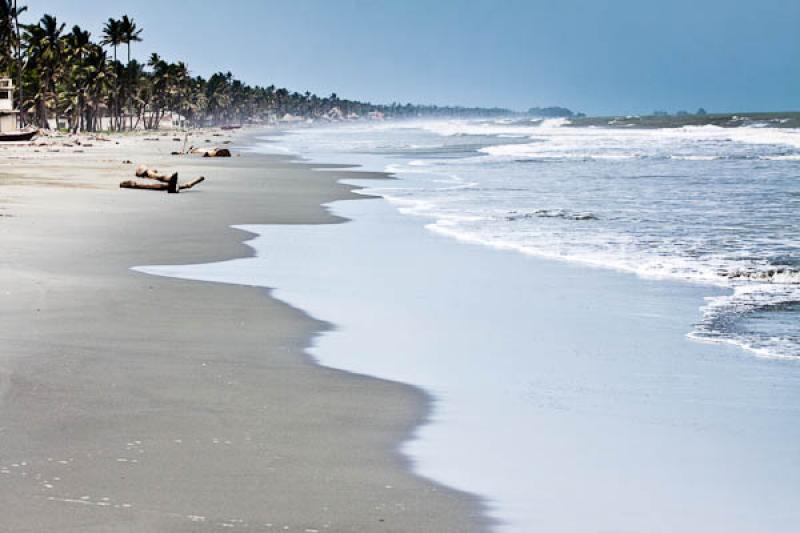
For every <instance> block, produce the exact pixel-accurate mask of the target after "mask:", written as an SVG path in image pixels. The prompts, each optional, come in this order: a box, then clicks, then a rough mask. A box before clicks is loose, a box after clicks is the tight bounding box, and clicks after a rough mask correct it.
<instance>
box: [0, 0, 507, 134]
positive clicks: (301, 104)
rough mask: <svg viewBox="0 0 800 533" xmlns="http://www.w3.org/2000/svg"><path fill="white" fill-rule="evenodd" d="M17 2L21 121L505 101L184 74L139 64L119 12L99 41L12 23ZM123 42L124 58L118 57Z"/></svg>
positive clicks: (393, 109)
mask: <svg viewBox="0 0 800 533" xmlns="http://www.w3.org/2000/svg"><path fill="white" fill-rule="evenodd" d="M26 10H27V8H26V7H24V6H21V5H18V4H17V1H16V0H0V73H4V74H5V75H8V76H11V77H12V78H13V79H14V80H15V83H16V85H17V95H16V101H17V105H18V106H19V108H20V110H21V112H22V113H21V116H22V120H23V122H24V123H28V124H34V125H36V126H39V127H41V128H49V127H50V126H51V125H52V122H53V119H55V120H56V121H57V123H58V124H60V125H61V126H62V127H66V128H69V129H70V130H72V131H79V130H85V131H97V130H100V129H112V130H117V131H121V130H126V129H134V128H147V129H152V128H157V127H158V125H159V124H160V122H161V120H162V118H164V117H165V116H167V115H168V114H172V113H175V114H177V115H179V116H180V117H182V120H183V121H184V124H185V125H187V126H203V125H218V124H234V123H235V124H240V123H244V122H248V121H256V122H258V121H267V120H274V119H276V118H280V117H284V116H285V115H286V114H290V115H293V116H298V117H304V118H318V117H327V118H332V119H347V118H355V117H364V116H366V115H368V114H369V113H382V114H384V115H387V116H391V117H411V116H422V115H424V116H431V115H462V116H463V115H470V116H476V115H477V116H497V115H501V114H505V113H508V111H507V110H505V109H476V108H461V107H438V106H414V105H411V104H405V105H401V104H391V105H373V104H370V103H368V102H358V101H354V100H346V99H342V98H339V97H338V96H337V95H336V94H335V93H334V94H331V95H330V96H324V97H320V96H317V95H315V94H311V93H310V92H305V93H299V92H293V91H289V90H288V89H285V88H277V87H275V86H274V85H270V86H269V87H259V86H250V85H247V84H245V83H243V82H242V81H240V80H237V79H235V78H234V77H233V75H232V74H231V73H230V72H227V73H223V72H219V73H216V74H214V75H212V76H211V77H209V78H208V79H205V78H203V77H201V76H193V75H192V74H191V72H190V70H189V68H188V66H187V65H186V64H185V63H183V62H182V61H178V62H175V63H172V62H169V61H167V60H165V59H164V58H162V57H161V56H160V55H158V54H156V53H153V54H151V55H150V58H149V59H148V61H147V62H146V64H143V63H140V62H139V61H137V60H136V59H132V58H131V47H132V46H133V45H134V44H135V43H138V42H140V41H142V30H141V29H140V28H139V27H137V25H136V22H135V21H134V20H133V19H131V18H129V17H128V16H127V15H125V16H123V17H121V18H120V19H113V18H110V19H108V21H107V22H106V24H105V26H104V28H103V35H102V37H101V39H100V40H99V41H97V40H93V39H92V36H91V35H90V33H89V32H88V31H85V30H83V29H81V28H80V27H79V26H77V25H76V26H73V27H72V29H69V30H68V29H67V27H66V25H65V24H63V23H61V22H59V21H58V20H57V19H56V17H54V16H51V15H44V16H42V17H41V19H40V20H39V21H38V22H37V23H36V24H22V23H20V21H19V18H20V15H22V14H23V13H24V12H25V11H26ZM123 52H124V59H125V61H124V62H123V61H122V58H120V57H118V56H121V55H122V54H123Z"/></svg>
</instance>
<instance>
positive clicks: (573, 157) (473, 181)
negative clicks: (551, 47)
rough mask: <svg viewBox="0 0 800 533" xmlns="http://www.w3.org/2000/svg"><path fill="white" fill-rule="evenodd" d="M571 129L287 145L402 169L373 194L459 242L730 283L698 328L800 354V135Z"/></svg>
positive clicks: (345, 135)
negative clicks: (391, 180) (799, 217)
mask: <svg viewBox="0 0 800 533" xmlns="http://www.w3.org/2000/svg"><path fill="white" fill-rule="evenodd" d="M565 122H567V121H564V120H549V121H538V120H497V121H467V120H453V121H423V122H406V123H399V124H398V123H384V124H368V123H367V124H361V123H360V124H356V125H350V126H345V127H341V126H337V127H329V128H324V127H321V128H312V129H309V130H305V131H300V132H295V133H290V134H288V135H287V136H285V137H283V138H281V139H280V142H279V143H278V144H277V146H279V147H281V148H282V149H284V150H286V151H289V152H294V153H298V154H312V155H316V156H317V157H320V158H325V157H327V158H328V159H332V158H339V160H342V161H344V160H349V161H350V162H353V161H359V162H367V164H371V165H372V166H373V169H374V170H389V171H391V172H393V173H395V174H396V175H397V176H399V177H400V178H401V180H400V182H396V183H392V184H391V185H388V186H387V185H378V186H375V187H373V188H372V189H371V191H368V192H372V193H374V194H378V195H380V196H383V197H384V198H386V199H388V200H389V201H390V202H392V203H394V204H396V205H397V206H398V207H399V208H400V211H401V212H402V213H405V214H410V215H416V216H419V217H423V219H424V220H426V224H427V227H428V229H430V230H432V231H435V232H438V233H441V234H444V235H448V236H451V237H453V238H456V239H460V240H463V241H468V242H473V243H479V244H483V245H486V246H492V247H497V248H506V249H513V250H516V251H518V252H520V253H524V254H531V255H538V256H542V257H548V258H555V259H560V260H567V261H577V262H581V263H585V264H589V265H594V266H599V267H607V268H613V269H618V270H624V271H630V272H634V273H636V274H638V275H640V276H642V277H647V278H669V279H678V280H685V281H688V282H694V283H702V284H708V285H714V286H718V287H724V288H727V289H728V291H727V292H726V293H725V294H723V295H719V296H715V297H712V298H709V299H708V301H707V302H706V303H705V305H704V306H703V308H702V316H701V317H700V318H699V319H698V320H697V321H696V323H695V324H694V326H693V328H692V329H691V330H690V331H687V334H688V335H690V336H691V337H692V338H694V339H697V340H702V341H716V342H729V343H734V344H736V345H738V346H741V347H742V348H744V349H747V350H749V351H751V352H752V353H754V354H757V355H763V356H773V357H798V356H800V226H798V216H799V215H800V130H796V129H781V128H774V127H766V126H765V127H759V126H758V125H755V126H748V127H739V128H721V127H717V126H702V127H683V128H671V129H622V128H617V129H612V128H595V127H589V128H575V127H569V126H568V124H566V123H565ZM368 156H369V157H368Z"/></svg>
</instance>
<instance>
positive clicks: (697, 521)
mask: <svg viewBox="0 0 800 533" xmlns="http://www.w3.org/2000/svg"><path fill="white" fill-rule="evenodd" d="M239 149H248V150H252V151H254V152H268V153H275V152H277V153H290V154H294V155H296V156H298V157H301V158H303V159H305V160H310V161H312V162H313V161H316V162H320V163H340V164H345V165H353V166H356V167H357V168H360V169H364V170H379V171H389V172H392V173H393V174H394V175H395V176H396V178H397V179H394V180H371V179H364V180H354V181H353V182H352V183H353V184H354V185H358V186H359V187H362V189H361V190H360V191H359V192H360V193H361V194H363V195H366V196H378V197H382V198H384V199H385V200H386V201H380V200H372V201H363V200H348V201H339V202H334V203H332V204H330V205H327V206H326V208H327V209H328V210H330V211H331V212H332V213H333V214H334V215H338V216H341V217H343V218H346V219H349V222H347V223H345V224H323V225H275V226H272V225H253V224H249V223H250V222H252V221H247V220H242V224H243V225H242V226H237V227H240V228H241V229H244V230H247V231H248V232H251V233H253V234H255V235H256V237H255V238H253V239H252V240H251V241H249V242H248V244H249V245H250V246H251V247H252V248H253V249H254V250H255V256H254V257H250V258H243V259H236V260H230V261H221V262H217V263H207V264H197V265H161V266H146V267H138V268H137V270H139V271H142V272H147V273H150V274H156V275H162V276H173V277H179V278H186V279H195V280H205V281H212V282H221V283H233V284H243V285H255V286H262V287H269V288H272V289H274V293H273V294H274V296H275V297H277V298H278V299H280V300H282V301H285V302H287V303H289V304H290V305H292V306H295V307H297V308H298V309H301V310H303V311H305V312H307V313H309V314H310V315H311V316H313V317H315V318H317V319H320V320H324V321H328V322H330V323H331V324H332V328H331V329H330V330H329V331H328V332H326V333H324V334H322V335H321V336H319V337H317V338H316V339H315V340H314V342H313V345H312V347H311V348H310V354H311V355H312V357H314V358H315V360H316V361H317V362H319V363H320V364H322V365H325V366H329V367H333V368H337V369H341V370H344V371H348V372H353V373H356V374H360V375H366V376H374V377H378V378H382V379H388V380H392V381H397V382H401V383H406V384H409V385H412V386H414V387H418V388H419V389H421V390H423V391H425V393H426V394H427V395H428V397H429V398H430V402H431V403H430V407H431V412H430V415H429V418H428V420H427V421H426V423H425V424H423V425H422V426H421V427H419V428H417V429H416V430H415V431H414V433H413V434H411V435H409V438H408V440H407V441H406V442H403V443H400V444H399V445H398V452H399V453H401V454H402V455H403V456H404V457H405V458H406V459H407V460H408V462H409V464H410V466H411V468H412V469H413V470H414V472H415V473H417V474H418V475H421V476H424V477H427V478H430V479H431V480H433V481H435V482H437V483H440V484H444V485H446V486H449V487H453V488H456V489H459V490H463V491H466V492H469V493H472V494H475V495H478V496H479V497H481V498H482V499H483V501H484V502H485V504H486V511H487V514H488V515H489V517H490V518H492V519H493V520H495V521H496V523H495V528H494V530H496V531H498V532H503V533H511V532H513V533H518V532H519V533H527V532H530V531H548V532H556V531H557V532H560V533H571V532H575V533H584V532H612V531H613V532H641V531H648V532H663V533H672V532H675V531H681V532H686V533H708V532H718V531H719V532H722V531H724V532H725V533H772V532H775V533H783V532H788V531H794V530H795V529H797V524H800V511H798V510H797V506H796V501H797V499H798V498H800V469H798V468H797V465H798V464H800V463H798V461H800V447H798V445H797V442H800V426H798V425H797V424H796V421H797V420H798V416H800V366H798V363H799V361H797V360H796V357H797V356H798V355H800V350H798V332H799V330H798V327H799V325H798V320H797V319H798V314H797V313H798V312H799V311H800V310H799V309H798V307H797V305H798V304H797V302H798V301H800V297H798V284H797V268H798V259H799V258H800V255H799V254H798V237H797V235H796V232H794V231H793V227H794V226H793V222H794V221H793V217H792V216H793V212H796V210H797V208H798V207H800V204H799V202H800V185H798V183H797V172H798V169H800V135H798V132H797V131H795V130H788V129H777V128H776V129H773V128H769V127H764V128H758V127H747V128H738V129H721V128H708V127H702V128H680V129H672V130H656V129H653V130H632V129H630V130H629V129H604V128H572V127H569V126H568V125H566V124H564V123H563V121H544V122H531V121H519V120H508V121H468V120H452V121H419V122H386V123H361V122H359V123H352V124H344V125H342V124H337V125H331V126H325V125H322V126H317V125H315V126H314V127H311V128H297V129H293V130H290V131H288V132H284V133H283V134H281V135H271V136H270V135H265V137H263V138H262V139H260V140H259V141H258V142H256V143H255V144H253V145H251V146H248V147H244V146H243V147H239ZM320 172H334V173H335V172H337V169H335V168H330V167H329V166H324V167H322V168H321V170H320ZM265 357H269V354H265ZM386 490H391V488H390V487H387V488H386Z"/></svg>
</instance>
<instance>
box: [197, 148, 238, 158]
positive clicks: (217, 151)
mask: <svg viewBox="0 0 800 533" xmlns="http://www.w3.org/2000/svg"><path fill="white" fill-rule="evenodd" d="M230 156H231V151H230V150H228V149H227V148H213V149H211V150H206V151H205V153H204V154H203V157H230Z"/></svg>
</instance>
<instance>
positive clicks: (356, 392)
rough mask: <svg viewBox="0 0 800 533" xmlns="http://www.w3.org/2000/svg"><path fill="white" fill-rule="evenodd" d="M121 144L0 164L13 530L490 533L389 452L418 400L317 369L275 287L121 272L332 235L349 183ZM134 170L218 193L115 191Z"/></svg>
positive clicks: (3, 492)
mask: <svg viewBox="0 0 800 533" xmlns="http://www.w3.org/2000/svg"><path fill="white" fill-rule="evenodd" d="M202 137H203V136H202V134H201V135H200V137H199V138H201V139H202ZM209 138H210V137H209ZM215 140H217V139H215ZM119 142H120V144H114V142H113V141H112V142H105V143H102V142H95V146H94V147H86V148H85V149H83V150H82V151H78V150H77V149H75V148H69V147H65V148H60V151H59V152H57V153H55V152H53V153H48V152H47V151H46V150H48V148H46V147H42V148H40V150H41V151H39V152H34V148H33V147H31V146H25V147H4V149H3V150H2V152H0V250H2V254H1V255H0V290H1V291H2V292H1V294H2V297H1V298H0V393H1V394H2V395H1V396H0V501H2V502H3V508H4V512H3V516H2V519H0V531H15V532H22V531H76V532H77V531H81V532H89V531H137V532H141V531H153V532H155V531H159V532H163V531H219V530H222V529H232V530H258V531H262V530H263V531H268V530H270V529H273V530H288V531H306V532H311V531H437V532H444V531H458V532H467V531H481V530H485V529H486V528H487V523H486V521H485V519H484V518H482V516H483V513H482V506H483V504H482V503H481V502H480V501H478V500H477V499H476V498H474V497H472V496H470V495H466V494H462V493H459V492H456V491H452V490H450V489H446V488H443V487H441V486H437V485H436V484H434V483H432V482H429V481H427V480H425V479H422V478H419V477H417V476H415V475H414V474H412V473H411V472H410V469H409V468H408V465H407V464H405V462H404V459H403V458H402V457H401V456H400V454H399V453H398V452H397V448H398V446H399V445H400V443H401V442H403V441H404V440H405V439H407V438H408V437H409V435H410V434H411V433H412V432H413V431H414V429H415V428H416V427H417V426H418V425H419V424H420V423H421V422H422V421H423V420H424V419H425V417H426V416H427V412H428V405H429V401H430V400H429V398H428V397H426V395H425V394H424V393H423V392H421V391H419V390H417V389H414V388H412V387H408V386H404V385H399V384H395V383H391V382H386V381H381V380H378V379H373V378H367V377H362V376H357V375H353V374H348V373H345V372H341V371H336V370H332V369H328V368H323V367H320V366H318V365H316V364H315V363H314V362H313V361H312V360H311V358H310V357H309V356H308V355H307V354H306V353H305V351H304V350H305V349H306V348H307V347H308V346H309V345H310V343H311V342H312V340H313V338H314V336H315V335H318V334H319V333H321V332H323V331H325V330H326V328H329V327H330V326H329V325H327V324H324V323H321V322H317V321H314V320H312V319H311V318H309V317H308V316H307V315H305V314H304V313H303V312H302V311H300V310H297V309H294V308H291V307H289V306H288V305H286V304H284V303H281V302H279V301H277V300H275V299H273V298H271V297H270V294H269V292H268V291H266V290H264V289H262V288H256V287H243V286H233V285H223V284H212V283H204V282H192V281H182V280H176V279H167V278H158V277H153V276H148V275H144V274H140V273H137V272H134V271H131V270H130V268H131V267H132V266H135V265H143V264H169V263H200V262H205V261H217V260H223V259H230V258H234V257H243V256H247V255H249V254H251V253H252V251H251V249H250V248H248V247H247V246H245V245H243V244H242V241H243V240H244V239H246V238H248V234H246V233H244V232H240V231H237V230H234V229H231V228H230V225H232V224H242V223H247V224H296V223H303V224H311V223H320V224H323V223H325V224H327V223H337V222H341V221H342V220H341V219H336V218H335V217H333V216H331V215H329V214H328V213H327V212H326V211H325V210H324V209H323V208H322V207H320V204H321V203H323V202H328V201H332V200H335V199H344V198H350V197H354V195H353V194H352V193H351V191H350V188H349V187H347V186H345V185H340V184H337V183H336V180H337V179H340V178H342V177H346V174H347V171H346V170H338V171H336V172H314V171H313V170H312V168H311V167H310V166H307V165H299V164H297V163H293V162H290V161H289V160H288V159H287V158H282V157H280V156H267V155H259V154H248V153H243V154H241V157H234V158H231V159H224V160H208V159H200V158H190V157H171V156H169V155H168V154H169V152H170V151H171V150H175V149H178V148H179V143H176V142H174V141H171V140H170V137H162V138H161V139H160V141H158V142H145V141H143V140H142V138H140V137H123V138H121V140H120V141H119ZM234 146H235V145H234ZM234 151H235V152H238V150H234ZM123 160H131V161H133V163H134V164H136V163H145V164H148V165H152V166H157V167H158V168H160V169H163V170H165V171H166V170H169V171H179V172H180V174H181V177H182V178H184V177H185V178H191V177H195V176H198V175H204V176H206V178H207V180H206V182H205V183H203V184H202V185H201V186H199V187H197V188H196V189H193V190H191V191H188V192H184V193H181V194H179V195H167V194H164V193H156V192H149V191H132V190H121V189H119V188H118V187H117V185H118V183H119V181H121V180H122V179H127V178H130V177H132V173H133V165H130V164H127V165H126V164H122V161H123ZM308 260H309V261H313V260H314V257H313V250H309V256H308Z"/></svg>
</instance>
